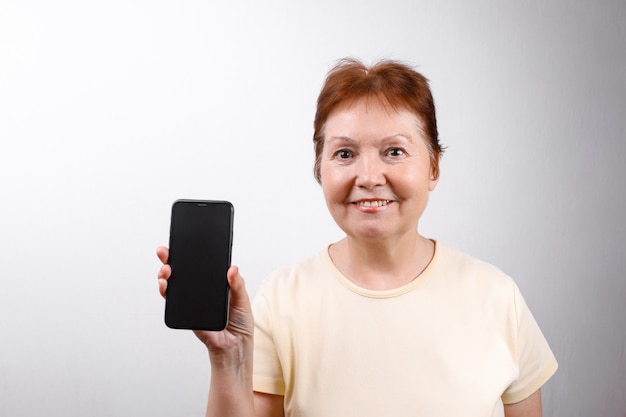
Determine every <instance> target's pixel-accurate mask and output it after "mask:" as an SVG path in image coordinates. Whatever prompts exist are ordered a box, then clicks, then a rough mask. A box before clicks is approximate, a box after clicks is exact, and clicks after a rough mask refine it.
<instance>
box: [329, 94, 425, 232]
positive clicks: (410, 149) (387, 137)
mask: <svg viewBox="0 0 626 417" xmlns="http://www.w3.org/2000/svg"><path fill="white" fill-rule="evenodd" d="M324 138H325V141H324V149H323V150H322V160H321V166H320V177H321V183H322V190H323V192H324V197H325V199H326V204H327V205H328V209H329V210H330V213H331V215H332V216H333V218H334V219H335V222H337V224H338V225H339V227H341V229H342V230H343V231H344V232H345V233H346V234H347V235H348V236H350V237H353V238H355V239H370V238H375V239H386V238H392V239H393V238H401V237H402V236H406V235H407V234H408V233H412V234H414V233H415V232H416V230H417V224H418V221H419V218H420V216H421V215H422V212H423V211H424V208H425V207H426V202H427V200H428V193H429V192H430V191H432V190H433V189H434V188H435V186H436V185H437V180H433V179H432V176H431V166H430V157H429V153H428V148H427V146H426V142H425V138H424V134H423V133H422V130H421V122H420V121H419V119H418V117H417V116H416V115H415V114H413V113H412V112H409V111H406V110H400V111H395V110H393V109H389V108H386V107H384V106H382V105H381V104H380V103H378V102H376V101H374V100H370V101H365V100H361V101H358V102H356V103H354V104H352V105H350V106H348V105H344V106H340V107H338V108H337V109H335V110H334V111H333V112H332V113H331V114H330V116H329V117H328V120H327V121H326V126H325V129H324Z"/></svg>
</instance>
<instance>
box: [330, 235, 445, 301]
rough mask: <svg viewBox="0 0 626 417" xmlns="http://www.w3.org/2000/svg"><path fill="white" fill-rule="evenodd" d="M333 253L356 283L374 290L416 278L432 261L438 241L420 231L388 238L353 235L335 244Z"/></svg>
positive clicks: (332, 257)
mask: <svg viewBox="0 0 626 417" xmlns="http://www.w3.org/2000/svg"><path fill="white" fill-rule="evenodd" d="M329 253H330V257H331V259H332V260H333V263H334V264H335V266H336V267H337V269H339V271H340V272H341V273H342V274H344V275H345V276H346V278H348V279H349V280H350V281H352V283H354V284H355V285H358V286H359V287H361V288H366V289H370V290H390V289H394V288H399V287H402V286H404V285H406V284H408V283H409V282H411V281H413V280H414V279H416V278H417V277H418V276H419V275H420V274H421V273H422V271H424V269H426V267H427V266H428V264H429V263H430V261H431V259H432V257H433V255H434V253H435V244H434V242H433V241H432V240H429V239H426V238H424V237H423V236H421V235H419V234H418V233H417V232H416V233H415V234H414V235H410V236H406V237H403V238H402V239H396V240H394V241H384V240H379V239H376V240H374V239H372V240H371V241H368V240H361V239H354V238H352V237H350V236H347V237H345V238H344V239H342V240H340V241H339V242H337V243H335V244H333V245H332V246H331V247H330V249H329Z"/></svg>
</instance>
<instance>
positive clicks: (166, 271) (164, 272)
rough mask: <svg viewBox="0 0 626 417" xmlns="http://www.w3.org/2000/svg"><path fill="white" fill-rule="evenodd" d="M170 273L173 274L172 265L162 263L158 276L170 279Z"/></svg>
mask: <svg viewBox="0 0 626 417" xmlns="http://www.w3.org/2000/svg"><path fill="white" fill-rule="evenodd" d="M170 275H172V267H171V266H169V265H161V268H159V273H158V274H157V278H163V279H169V277H170Z"/></svg>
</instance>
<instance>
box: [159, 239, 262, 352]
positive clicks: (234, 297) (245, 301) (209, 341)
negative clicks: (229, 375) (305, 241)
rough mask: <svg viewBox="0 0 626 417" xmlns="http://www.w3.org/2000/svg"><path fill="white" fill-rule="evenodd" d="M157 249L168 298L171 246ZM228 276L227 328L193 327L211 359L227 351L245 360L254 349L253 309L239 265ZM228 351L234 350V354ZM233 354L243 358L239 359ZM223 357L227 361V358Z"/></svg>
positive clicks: (161, 284) (163, 291) (162, 286)
mask: <svg viewBox="0 0 626 417" xmlns="http://www.w3.org/2000/svg"><path fill="white" fill-rule="evenodd" d="M156 252H157V256H158V258H159V260H160V261H161V262H162V263H163V265H162V266H161V268H160V269H159V273H158V275H157V277H158V280H159V292H160V293H161V295H162V296H163V297H166V294H167V280H168V279H169V277H170V276H171V275H172V269H171V267H170V266H169V265H168V264H167V260H168V257H169V249H168V248H166V247H164V246H159V247H158V248H157V251H156ZM227 278H228V283H229V285H230V307H229V311H228V325H227V326H226V329H224V330H222V331H218V332H211V331H205V330H194V333H195V334H196V336H197V337H198V339H200V340H201V341H202V342H203V343H204V344H205V345H206V346H207V348H208V349H209V353H210V355H211V361H212V362H214V361H215V360H218V361H219V360H220V357H221V356H223V355H224V354H226V356H228V357H229V358H230V359H232V360H235V361H241V362H243V361H244V360H245V359H246V357H247V355H248V353H249V352H251V349H252V335H253V332H254V320H253V318H252V309H251V307H250V299H249V297H248V293H247V292H246V287H245V283H244V280H243V278H242V277H241V275H240V274H239V268H238V267H236V266H231V267H230V268H229V269H228V273H227ZM227 353H231V355H228V354H227ZM232 354H235V355H236V356H240V357H239V358H238V359H237V358H235V357H233V356H232ZM224 359H226V360H227V361H228V359H227V358H224Z"/></svg>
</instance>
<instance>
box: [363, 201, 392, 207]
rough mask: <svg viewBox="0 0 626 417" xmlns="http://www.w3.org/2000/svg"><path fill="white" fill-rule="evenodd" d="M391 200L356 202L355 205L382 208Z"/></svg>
mask: <svg viewBox="0 0 626 417" xmlns="http://www.w3.org/2000/svg"><path fill="white" fill-rule="evenodd" d="M390 202H391V200H366V201H357V202H355V203H354V204H356V205H357V206H359V207H382V206H386V205H387V204H389V203H390Z"/></svg>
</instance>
